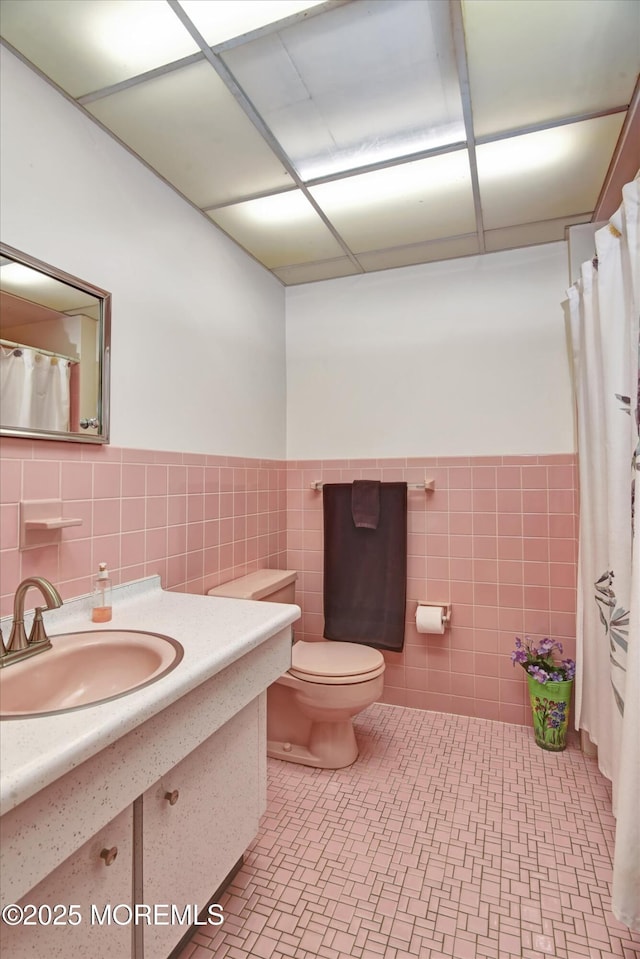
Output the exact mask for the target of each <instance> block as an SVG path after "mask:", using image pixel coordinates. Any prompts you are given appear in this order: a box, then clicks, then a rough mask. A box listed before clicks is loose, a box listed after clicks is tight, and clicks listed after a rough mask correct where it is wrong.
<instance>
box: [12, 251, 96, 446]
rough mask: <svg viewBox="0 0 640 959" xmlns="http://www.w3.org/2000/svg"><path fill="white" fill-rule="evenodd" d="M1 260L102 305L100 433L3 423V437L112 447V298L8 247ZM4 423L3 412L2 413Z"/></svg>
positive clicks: (67, 274) (85, 283)
mask: <svg viewBox="0 0 640 959" xmlns="http://www.w3.org/2000/svg"><path fill="white" fill-rule="evenodd" d="M0 256H2V257H6V258H7V259H10V260H14V261H15V262H16V263H21V264H22V265H23V266H28V267H30V269H32V270H37V271H38V272H40V273H44V274H45V275H46V276H50V277H52V278H53V279H55V280H58V281H60V282H61V283H66V284H67V285H68V286H72V287H74V288H75V289H77V290H82V292H83V293H89V294H90V295H91V296H93V297H95V298H96V299H97V300H99V301H100V319H99V321H98V323H99V327H98V347H99V348H98V353H99V357H100V360H99V369H98V397H97V409H96V416H97V419H98V431H97V433H80V432H78V433H72V432H64V431H55V430H33V429H28V428H26V427H21V426H5V425H4V424H2V423H0V436H18V437H23V438H26V439H42V440H59V441H62V442H67V443H104V444H106V443H108V442H109V425H110V416H109V413H110V408H109V400H110V372H111V294H110V293H108V292H107V291H106V290H102V289H100V287H97V286H94V285H93V284H92V283H87V282H86V281H85V280H80V279H78V277H77V276H72V275H71V274H70V273H65V271H64V270H59V269H58V268H57V267H55V266H51V265H50V264H49V263H43V261H42V260H37V259H36V258H35V257H32V256H29V255H28V254H27V253H22V252H21V251H20V250H16V249H15V248H14V247H11V246H8V245H7V244H6V243H0ZM0 419H1V411H0Z"/></svg>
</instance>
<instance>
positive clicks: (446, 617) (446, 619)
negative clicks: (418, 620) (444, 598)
mask: <svg viewBox="0 0 640 959" xmlns="http://www.w3.org/2000/svg"><path fill="white" fill-rule="evenodd" d="M416 602H417V604H418V606H434V607H435V608H436V609H441V610H442V621H443V623H444V625H445V627H446V626H448V625H449V624H450V622H451V603H428V602H427V601H426V599H418V600H416Z"/></svg>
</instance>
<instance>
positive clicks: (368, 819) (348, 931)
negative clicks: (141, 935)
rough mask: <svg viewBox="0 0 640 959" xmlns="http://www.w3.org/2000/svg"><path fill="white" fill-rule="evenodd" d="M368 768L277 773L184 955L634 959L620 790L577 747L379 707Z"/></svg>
mask: <svg viewBox="0 0 640 959" xmlns="http://www.w3.org/2000/svg"><path fill="white" fill-rule="evenodd" d="M355 727H356V734H357V738H358V743H359V747H360V756H359V758H358V760H357V761H356V762H355V763H354V764H353V765H352V766H350V767H349V768H347V769H340V770H335V771H327V770H319V769H310V768H307V767H305V766H298V765H296V764H295V763H285V762H280V761H278V760H269V805H268V810H267V812H266V814H265V816H264V817H263V820H262V823H261V828H260V833H259V835H258V836H257V837H256V839H255V841H254V843H253V844H252V846H251V848H250V849H249V850H248V851H247V853H246V856H245V862H244V865H243V867H242V869H241V870H240V872H239V873H238V874H237V875H236V877H235V878H234V880H233V882H232V884H231V885H230V886H229V888H228V889H227V890H226V892H225V893H224V894H223V896H222V897H221V905H222V907H223V909H224V914H225V922H224V925H223V926H222V927H220V929H217V930H216V931H215V935H214V936H212V937H208V936H207V935H206V930H205V931H203V930H202V929H199V930H198V931H196V932H195V933H194V935H193V936H192V938H191V940H190V941H189V943H188V945H186V946H185V947H184V949H183V950H182V953H181V956H180V959H212V957H215V959H414V957H415V959H614V957H622V959H640V935H639V934H638V933H634V932H631V931H630V930H629V929H627V928H626V927H625V926H622V925H621V924H620V923H619V922H618V921H617V920H616V919H615V918H614V917H613V915H612V913H611V879H612V855H613V837H614V829H615V820H614V819H613V817H612V814H611V790H610V784H609V783H608V781H607V780H606V779H605V778H604V777H603V776H602V775H601V774H600V772H599V771H598V768H597V765H596V763H595V761H594V760H592V759H588V758H586V757H584V756H583V755H582V753H581V752H580V751H579V749H577V748H576V746H575V744H572V745H570V746H569V748H568V749H567V750H566V751H565V752H562V753H549V752H545V751H544V750H541V749H539V748H538V747H537V746H536V745H535V743H534V740H533V734H532V732H531V730H530V729H527V728H526V727H523V726H510V725H506V724H501V723H496V722H491V721H488V720H482V719H472V718H468V717H464V716H454V715H449V714H445V713H434V712H425V711H422V710H414V709H407V708H403V707H397V706H388V705H382V704H378V703H376V704H374V705H373V706H371V707H370V708H369V709H368V710H366V711H365V712H364V713H362V714H361V715H360V716H359V717H357V719H356V720H355Z"/></svg>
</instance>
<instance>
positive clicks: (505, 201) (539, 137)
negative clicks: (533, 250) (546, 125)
mask: <svg viewBox="0 0 640 959" xmlns="http://www.w3.org/2000/svg"><path fill="white" fill-rule="evenodd" d="M621 126H622V117H621V116H620V115H619V114H615V115H613V116H607V117H598V119H595V120H583V121H582V122H581V123H572V124H569V125H568V126H563V127H555V128H554V129H551V130H543V131H541V132H538V133H528V134H526V135H525V136H522V137H512V138H511V139H508V140H499V141H496V142H494V143H486V144H483V145H482V146H479V147H478V148H477V159H478V179H479V181H480V195H481V197H482V214H483V218H484V226H485V229H487V230H491V229H496V228H497V227H503V226H515V225H516V224H518V223H533V222H535V221H537V220H552V219H556V218H558V217H561V216H571V215H573V214H578V213H588V212H589V211H590V210H593V208H594V206H595V203H596V200H597V199H598V193H599V191H600V187H601V185H602V182H603V180H604V177H605V175H606V172H607V167H608V165H609V160H610V159H611V154H612V152H613V149H614V147H615V144H616V140H617V138H618V135H619V133H620V128H621Z"/></svg>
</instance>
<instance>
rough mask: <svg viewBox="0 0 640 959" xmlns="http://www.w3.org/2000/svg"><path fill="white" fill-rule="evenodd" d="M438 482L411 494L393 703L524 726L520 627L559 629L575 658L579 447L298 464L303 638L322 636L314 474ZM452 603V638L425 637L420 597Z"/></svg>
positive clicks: (291, 543) (296, 553)
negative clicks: (418, 614)
mask: <svg viewBox="0 0 640 959" xmlns="http://www.w3.org/2000/svg"><path fill="white" fill-rule="evenodd" d="M425 477H428V478H433V479H435V482H436V489H435V492H433V493H424V492H420V491H417V490H410V491H409V515H408V553H409V556H408V584H407V597H408V602H407V625H406V631H405V647H404V650H403V652H402V653H390V652H385V654H384V655H385V659H386V661H387V669H386V673H385V694H384V700H385V701H386V702H389V703H394V704H396V705H401V706H404V705H406V706H412V707H417V708H421V709H433V710H441V711H443V712H451V713H459V714H462V715H468V716H479V717H483V718H487V719H498V720H502V721H504V722H511V723H521V724H526V723H528V722H529V721H530V718H529V711H528V707H526V684H525V678H524V673H523V671H522V669H521V668H519V667H518V668H517V669H514V667H513V666H512V665H511V661H510V658H509V654H510V652H511V650H512V649H513V642H514V638H515V636H516V635H520V636H522V635H525V634H528V635H530V636H532V637H542V636H549V635H550V636H553V637H554V638H556V639H559V640H560V641H561V642H562V643H563V645H564V651H565V655H568V656H574V655H575V608H576V563H577V464H576V457H575V456H574V455H554V456H516V457H506V456H505V457H499V456H498V457H475V458H471V457H469V458H467V457H459V458H447V459H443V458H428V459H426V458H425V459H387V460H331V461H328V460H325V461H320V460H318V461H313V462H312V461H301V462H293V461H291V462H289V463H288V468H287V510H288V519H287V528H288V532H287V547H288V550H287V555H288V560H287V562H288V565H289V567H290V568H292V569H297V570H299V573H300V575H299V580H298V592H297V596H298V601H299V603H300V605H301V606H302V609H303V617H302V621H301V623H299V624H298V625H297V626H296V634H297V636H298V638H301V639H308V640H315V639H320V638H321V637H322V631H323V623H324V620H323V602H322V580H323V575H322V569H323V532H322V494H321V493H318V492H314V491H312V490H311V488H310V486H311V483H312V482H313V481H315V480H322V481H324V482H325V483H330V482H350V481H352V480H354V479H378V480H383V481H397V480H406V481H407V482H408V483H419V482H422V481H423V480H424V478H425ZM418 599H422V600H427V601H429V602H451V603H452V606H453V609H452V621H451V628H450V629H448V630H447V631H446V632H445V634H444V635H443V636H432V635H425V634H419V633H418V632H417V630H416V627H415V611H416V601H417V600H418Z"/></svg>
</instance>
